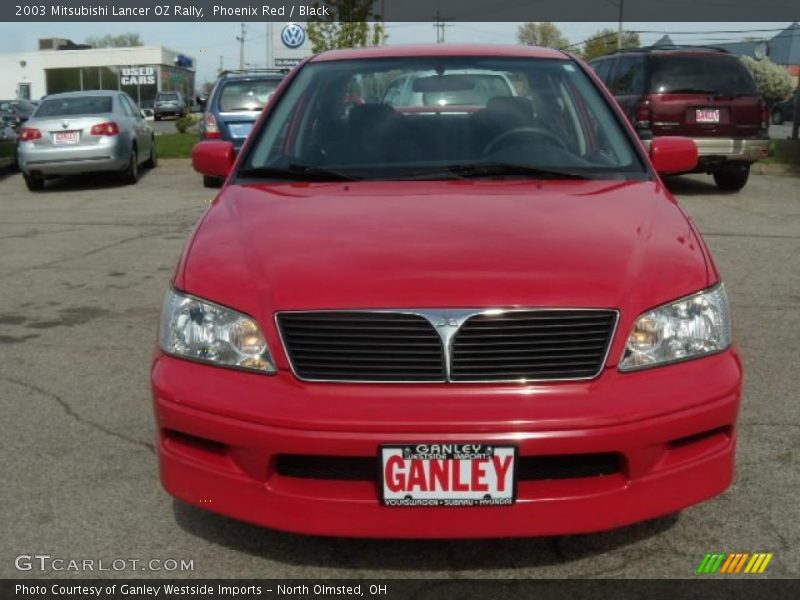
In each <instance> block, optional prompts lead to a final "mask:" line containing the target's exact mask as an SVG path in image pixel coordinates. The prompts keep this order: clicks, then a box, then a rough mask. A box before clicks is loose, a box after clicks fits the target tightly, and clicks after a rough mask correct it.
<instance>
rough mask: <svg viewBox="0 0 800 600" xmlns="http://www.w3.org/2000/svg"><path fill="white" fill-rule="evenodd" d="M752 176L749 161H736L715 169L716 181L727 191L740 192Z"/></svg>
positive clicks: (718, 185)
mask: <svg viewBox="0 0 800 600" xmlns="http://www.w3.org/2000/svg"><path fill="white" fill-rule="evenodd" d="M749 177H750V164H749V163H734V164H731V165H726V166H724V167H722V168H721V169H719V170H718V171H714V182H715V183H716V184H717V187H718V188H719V189H721V190H722V191H725V192H738V191H739V190H740V189H742V188H743V187H744V186H745V184H746V183H747V180H748V179H749Z"/></svg>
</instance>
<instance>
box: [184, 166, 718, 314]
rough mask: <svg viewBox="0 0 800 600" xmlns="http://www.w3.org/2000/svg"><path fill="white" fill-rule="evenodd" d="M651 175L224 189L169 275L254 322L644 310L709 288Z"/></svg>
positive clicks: (698, 245)
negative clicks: (486, 311) (344, 312)
mask: <svg viewBox="0 0 800 600" xmlns="http://www.w3.org/2000/svg"><path fill="white" fill-rule="evenodd" d="M711 279H712V276H710V275H709V273H708V269H707V265H706V260H705V252H704V248H703V246H702V242H700V241H699V240H698V239H697V237H696V236H695V235H694V233H693V231H692V228H691V227H690V224H689V222H688V220H687V218H686V217H685V216H684V214H683V212H682V211H681V210H680V208H679V207H678V206H677V205H676V204H675V202H674V201H673V200H672V199H671V197H670V196H669V194H668V193H667V192H666V191H665V190H664V188H663V186H662V185H661V184H660V183H658V182H655V181H627V182H625V181H572V180H569V181H548V180H545V181H541V182H535V181H524V182H521V181H513V180H503V181H486V180H468V181H463V180H462V181H442V182H359V183H299V184H298V183H294V184H278V185H249V186H241V185H230V186H227V187H226V188H225V189H224V190H223V191H222V192H221V194H220V196H219V197H218V198H217V200H216V201H215V202H214V204H213V205H212V207H211V208H210V209H209V211H208V213H207V214H206V216H205V218H204V219H203V221H202V222H201V224H200V225H199V226H198V229H197V230H196V232H195V236H194V239H193V241H192V242H191V247H190V250H189V252H188V255H187V256H185V258H184V261H183V263H182V266H181V268H180V269H179V271H178V274H177V277H176V281H175V284H176V286H178V287H179V288H181V289H184V290H186V291H188V292H190V293H193V294H196V295H198V296H201V297H204V298H208V299H210V300H214V301H217V302H219V303H221V304H226V305H230V306H233V307H235V308H237V309H239V310H242V311H244V312H247V313H249V314H253V315H254V316H257V317H260V318H268V317H270V316H271V314H272V312H274V311H275V310H287V309H332V308H369V307H384V308H387V307H390V308H394V307H453V308H455V307H508V306H560V307H572V306H582V307H598V308H599V307H605V308H626V307H628V308H630V307H635V308H636V309H637V310H639V309H644V308H649V307H651V306H654V305H657V304H660V303H662V302H664V301H667V300H670V299H673V298H676V297H680V296H682V295H685V294H687V293H691V292H694V291H697V290H699V289H702V288H704V287H706V286H707V285H708V284H709V282H710V280H711Z"/></svg>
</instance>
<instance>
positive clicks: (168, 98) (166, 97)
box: [156, 94, 178, 102]
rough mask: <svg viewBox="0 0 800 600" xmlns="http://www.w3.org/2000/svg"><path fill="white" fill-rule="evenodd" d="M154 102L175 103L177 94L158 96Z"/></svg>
mask: <svg viewBox="0 0 800 600" xmlns="http://www.w3.org/2000/svg"><path fill="white" fill-rule="evenodd" d="M156 100H161V101H165V102H175V101H177V100H178V94H159V95H158V97H157V98H156Z"/></svg>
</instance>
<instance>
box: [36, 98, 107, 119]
mask: <svg viewBox="0 0 800 600" xmlns="http://www.w3.org/2000/svg"><path fill="white" fill-rule="evenodd" d="M111 106H112V101H111V96H77V97H67V98H50V99H46V100H43V101H42V103H41V105H39V109H38V110H37V111H36V117H37V118H38V117H65V116H74V115H99V114H103V113H110V112H112V109H111Z"/></svg>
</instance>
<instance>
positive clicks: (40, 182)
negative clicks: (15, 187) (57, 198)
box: [23, 175, 44, 192]
mask: <svg viewBox="0 0 800 600" xmlns="http://www.w3.org/2000/svg"><path fill="white" fill-rule="evenodd" d="M23 178H24V179H25V185H26V186H27V187H28V189H29V190H30V191H31V192H41V191H42V190H43V189H44V179H43V178H41V177H37V176H36V175H23Z"/></svg>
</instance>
